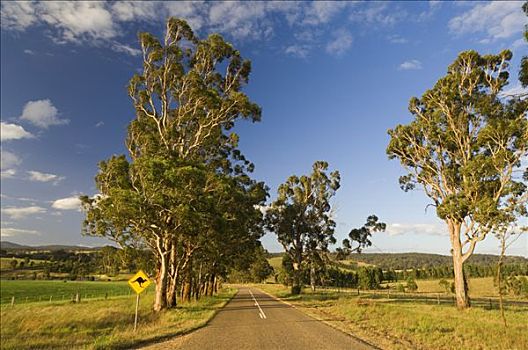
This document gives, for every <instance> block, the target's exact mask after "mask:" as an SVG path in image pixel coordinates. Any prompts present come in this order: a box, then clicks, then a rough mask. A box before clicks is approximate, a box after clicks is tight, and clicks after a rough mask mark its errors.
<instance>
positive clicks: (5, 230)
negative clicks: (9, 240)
mask: <svg viewBox="0 0 528 350" xmlns="http://www.w3.org/2000/svg"><path fill="white" fill-rule="evenodd" d="M0 233H1V236H2V237H15V236H21V235H37V236H38V235H40V232H38V231H35V230H24V229H19V228H13V227H2V228H0Z"/></svg>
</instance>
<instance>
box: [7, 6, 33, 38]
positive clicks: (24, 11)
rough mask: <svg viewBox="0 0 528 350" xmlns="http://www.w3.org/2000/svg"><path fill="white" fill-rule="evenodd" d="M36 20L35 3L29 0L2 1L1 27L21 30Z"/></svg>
mask: <svg viewBox="0 0 528 350" xmlns="http://www.w3.org/2000/svg"><path fill="white" fill-rule="evenodd" d="M36 22H37V16H36V14H35V5H34V3H33V2H29V1H2V4H1V23H2V28H3V29H14V30H19V31H23V30H25V29H26V28H28V27H30V26H31V25H33V24H35V23H36Z"/></svg>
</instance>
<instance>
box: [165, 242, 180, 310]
mask: <svg viewBox="0 0 528 350" xmlns="http://www.w3.org/2000/svg"><path fill="white" fill-rule="evenodd" d="M177 258H178V257H177V254H176V247H175V246H174V245H172V247H171V255H170V260H169V268H170V273H169V281H168V288H167V307H168V308H172V307H176V306H177V305H178V302H177V298H176V296H177V294H178V293H177V287H178V272H179V269H180V266H179V265H180V264H179V262H178V263H176V260H177Z"/></svg>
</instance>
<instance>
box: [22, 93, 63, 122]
mask: <svg viewBox="0 0 528 350" xmlns="http://www.w3.org/2000/svg"><path fill="white" fill-rule="evenodd" d="M20 119H21V120H25V121H28V122H30V123H31V124H33V125H35V126H37V127H39V128H44V129H47V128H49V127H50V126H53V125H64V124H68V123H69V122H70V121H69V120H68V119H60V118H59V111H58V110H57V108H56V107H55V106H54V105H53V103H51V101H50V100H49V99H46V100H37V101H29V102H28V103H26V105H25V106H24V110H23V111H22V115H21V116H20Z"/></svg>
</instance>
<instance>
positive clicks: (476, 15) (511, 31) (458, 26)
mask: <svg viewBox="0 0 528 350" xmlns="http://www.w3.org/2000/svg"><path fill="white" fill-rule="evenodd" d="M521 6H522V2H519V1H493V2H489V3H484V4H483V3H479V4H477V5H475V6H474V7H473V8H471V9H470V10H468V11H466V12H464V13H463V14H461V15H460V16H456V17H454V18H452V19H451V20H450V21H449V24H448V26H449V30H450V32H451V33H454V34H457V35H463V34H474V33H479V32H481V33H485V35H486V37H485V38H484V40H488V41H492V40H497V39H505V38H509V37H511V36H513V35H517V34H519V35H520V33H521V32H522V31H523V30H524V25H525V24H527V23H528V20H527V17H526V15H525V14H524V13H523V11H522V9H521Z"/></svg>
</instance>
